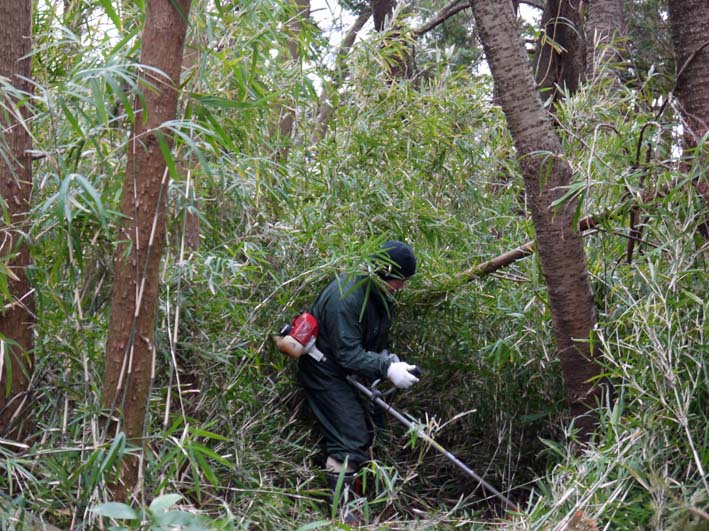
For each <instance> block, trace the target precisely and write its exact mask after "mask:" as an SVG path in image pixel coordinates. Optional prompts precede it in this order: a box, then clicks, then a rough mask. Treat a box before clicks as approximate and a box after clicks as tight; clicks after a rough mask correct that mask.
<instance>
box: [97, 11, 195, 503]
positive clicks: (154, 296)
mask: <svg viewBox="0 0 709 531" xmlns="http://www.w3.org/2000/svg"><path fill="white" fill-rule="evenodd" d="M189 9H190V0H150V1H149V2H148V14H147V19H146V22H145V28H144V29H143V40H142V45H141V54H140V62H141V64H144V65H147V66H151V67H154V68H157V69H159V70H161V71H162V72H164V73H165V76H161V75H157V74H155V73H152V72H149V71H148V72H146V74H145V77H144V79H143V81H142V82H141V88H142V91H143V95H144V97H145V108H144V109H143V112H142V113H140V112H138V113H136V116H137V117H136V123H135V124H134V126H133V131H132V134H131V139H130V144H129V146H130V147H129V150H128V163H127V166H126V177H125V184H124V187H123V199H122V205H121V209H122V212H123V214H124V215H125V216H126V219H125V221H124V223H123V225H122V228H121V233H120V236H119V239H120V240H121V243H120V245H119V246H118V248H117V249H116V254H115V256H114V264H115V272H114V280H113V290H112V294H111V319H110V323H109V330H108V339H107V342H106V368H105V375H104V384H103V406H104V408H105V409H107V410H109V411H110V412H111V413H112V414H117V416H118V418H119V420H120V422H122V425H121V426H120V429H121V430H122V431H124V432H125V434H126V437H127V438H128V440H129V441H131V442H132V443H133V444H136V445H138V446H142V437H143V430H144V427H145V420H146V411H147V405H148V400H149V393H150V384H151V381H152V377H153V371H154V367H155V342H154V338H155V316H156V312H157V302H158V268H159V264H160V259H161V256H162V251H163V247H164V241H165V207H166V201H165V198H166V195H167V170H166V162H165V159H164V158H163V155H162V153H161V151H160V147H159V141H158V131H159V130H160V127H161V125H162V124H163V123H164V122H166V121H168V120H173V119H174V118H175V116H176V112H177V95H178V84H179V78H180V70H181V65H182V54H183V47H184V41H185V33H186V30H187V17H188V14H189ZM148 84H150V85H152V87H149V86H148ZM136 105H137V106H139V105H140V99H139V98H137V99H136ZM164 134H165V137H166V138H167V136H168V135H167V132H165V131H164ZM137 476H138V467H137V462H136V461H135V460H132V461H131V462H130V463H128V464H127V466H126V467H125V468H124V470H123V473H122V478H121V479H122V482H123V489H120V490H119V491H117V495H118V496H119V497H121V496H122V495H124V494H128V493H130V492H131V491H132V490H133V489H134V487H135V485H136V482H137Z"/></svg>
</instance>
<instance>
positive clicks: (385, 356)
mask: <svg viewBox="0 0 709 531" xmlns="http://www.w3.org/2000/svg"><path fill="white" fill-rule="evenodd" d="M379 357H380V358H382V359H384V360H389V361H391V362H392V363H395V362H397V361H401V360H400V359H399V356H397V355H396V354H394V353H392V352H389V350H388V349H384V350H382V351H381V352H380V353H379Z"/></svg>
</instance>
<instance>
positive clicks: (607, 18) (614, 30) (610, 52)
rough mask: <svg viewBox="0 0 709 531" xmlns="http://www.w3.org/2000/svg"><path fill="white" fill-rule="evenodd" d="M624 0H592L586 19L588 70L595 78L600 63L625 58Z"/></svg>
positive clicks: (589, 75)
mask: <svg viewBox="0 0 709 531" xmlns="http://www.w3.org/2000/svg"><path fill="white" fill-rule="evenodd" d="M624 21H625V10H624V6H623V0H591V1H590V2H588V18H587V20H586V28H585V34H586V72H587V75H588V78H589V79H593V78H594V76H595V75H596V72H597V70H598V66H599V65H600V64H608V63H618V62H620V61H622V59H623V55H624V52H623V47H624V45H623V43H622V42H618V40H617V37H620V36H622V35H623V34H624V29H623V24H624Z"/></svg>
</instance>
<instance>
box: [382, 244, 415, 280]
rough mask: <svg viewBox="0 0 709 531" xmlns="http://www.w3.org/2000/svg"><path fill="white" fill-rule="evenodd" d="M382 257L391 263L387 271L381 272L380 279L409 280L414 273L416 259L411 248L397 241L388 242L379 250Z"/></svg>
mask: <svg viewBox="0 0 709 531" xmlns="http://www.w3.org/2000/svg"><path fill="white" fill-rule="evenodd" d="M381 251H382V255H383V256H384V257H386V258H387V259H388V261H391V263H389V264H387V266H388V267H387V269H386V270H385V271H382V274H381V276H382V278H384V280H389V279H392V278H399V279H401V278H409V277H411V276H413V275H414V273H416V257H415V256H414V252H413V251H412V250H411V247H409V246H408V245H406V244H405V243H404V242H400V241H398V240H389V241H388V242H386V243H384V244H383V245H382V248H381Z"/></svg>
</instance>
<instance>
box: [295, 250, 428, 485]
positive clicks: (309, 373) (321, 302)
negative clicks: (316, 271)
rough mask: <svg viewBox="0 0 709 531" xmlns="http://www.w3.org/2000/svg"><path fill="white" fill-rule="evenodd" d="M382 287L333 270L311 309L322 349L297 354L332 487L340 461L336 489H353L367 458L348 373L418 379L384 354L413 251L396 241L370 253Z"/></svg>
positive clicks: (364, 417) (362, 419) (363, 421)
mask: <svg viewBox="0 0 709 531" xmlns="http://www.w3.org/2000/svg"><path fill="white" fill-rule="evenodd" d="M373 258H374V260H375V264H376V265H377V274H378V275H379V277H381V279H382V280H383V282H384V289H382V287H381V286H379V285H377V284H378V283H377V282H375V281H374V280H373V279H370V278H368V277H367V276H366V275H359V276H356V275H340V276H339V277H338V278H336V279H335V280H333V281H332V282H331V283H330V284H329V285H328V286H327V287H326V288H325V289H324V290H323V291H322V292H321V293H320V295H319V296H318V298H317V299H316V300H315V303H314V304H313V307H312V309H311V312H310V313H311V314H312V315H313V316H315V318H316V319H317V321H318V327H319V328H318V336H317V342H316V346H317V348H318V350H320V351H321V352H322V353H323V354H324V355H325V357H324V358H323V359H322V360H320V361H316V359H314V358H313V357H311V356H301V357H300V359H299V360H298V368H299V371H298V372H299V378H300V382H301V384H302V386H303V388H304V389H305V394H306V398H307V401H308V405H309V406H310V408H311V410H312V411H313V413H314V415H315V417H316V418H317V420H318V422H319V424H320V427H321V429H322V434H323V438H324V442H325V450H326V453H327V461H326V465H325V469H326V472H327V475H328V484H329V486H330V488H331V489H332V490H333V492H334V489H335V487H336V485H337V482H338V479H339V477H340V473H341V472H342V471H343V469H344V472H345V473H344V485H343V487H342V491H346V490H351V491H352V490H354V476H355V474H356V472H357V470H358V469H359V467H360V466H361V465H362V464H363V463H365V462H366V461H369V460H370V455H369V448H370V445H371V444H372V440H373V431H372V428H371V427H370V423H369V422H368V413H367V409H366V408H365V407H364V406H363V405H362V402H361V401H360V398H359V396H358V394H357V391H356V390H355V389H354V388H353V387H352V386H351V385H350V384H349V383H348V382H347V379H346V377H347V376H348V375H356V376H361V377H364V378H367V379H370V380H376V379H381V378H388V379H389V380H390V381H391V382H392V383H393V384H394V385H395V386H396V387H398V388H400V389H404V388H407V387H409V386H411V385H413V384H414V383H416V382H418V378H416V377H415V376H414V375H413V374H411V373H410V372H409V371H411V370H413V369H414V368H415V366H414V365H410V364H408V363H405V362H402V361H399V359H398V357H396V356H394V355H391V354H388V352H387V351H386V347H387V335H388V332H389V329H390V327H391V323H392V318H393V310H394V308H393V299H392V296H393V294H394V293H395V292H396V291H398V290H400V289H402V288H403V287H404V282H405V281H406V279H408V278H409V277H411V276H412V275H413V274H414V273H415V272H416V257H415V256H414V254H413V252H412V250H411V248H410V247H409V246H408V245H406V244H405V243H403V242H400V241H396V240H390V241H388V242H386V243H384V244H383V245H382V247H381V250H380V252H379V253H378V254H376V255H375V256H374V257H373Z"/></svg>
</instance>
